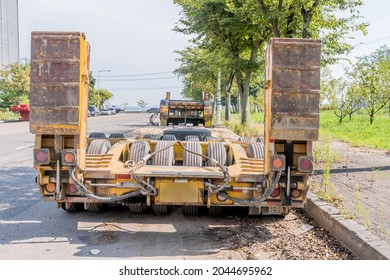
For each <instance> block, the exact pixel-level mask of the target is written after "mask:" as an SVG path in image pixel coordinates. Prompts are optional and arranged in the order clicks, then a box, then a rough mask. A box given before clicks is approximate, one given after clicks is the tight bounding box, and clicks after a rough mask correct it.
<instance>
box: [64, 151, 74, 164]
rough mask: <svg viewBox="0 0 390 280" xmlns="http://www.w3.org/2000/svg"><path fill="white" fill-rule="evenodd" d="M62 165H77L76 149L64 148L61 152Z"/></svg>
mask: <svg viewBox="0 0 390 280" xmlns="http://www.w3.org/2000/svg"><path fill="white" fill-rule="evenodd" d="M61 159H62V165H77V153H76V150H63V151H62V152H61Z"/></svg>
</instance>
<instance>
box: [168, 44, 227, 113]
mask: <svg viewBox="0 0 390 280" xmlns="http://www.w3.org/2000/svg"><path fill="white" fill-rule="evenodd" d="M177 53H178V54H179V55H180V58H179V59H178V61H179V62H180V63H181V65H180V67H179V68H178V69H176V70H175V73H176V74H178V75H179V76H181V77H183V78H184V90H183V92H182V95H183V96H184V97H187V98H191V99H194V100H200V99H202V97H203V95H204V93H208V94H209V95H211V96H210V97H211V98H212V99H213V100H214V102H213V103H214V104H215V105H216V98H215V95H214V93H215V92H216V91H218V89H217V76H218V72H221V82H222V83H221V85H222V89H223V92H224V95H225V106H226V108H230V100H231V99H230V90H231V87H232V82H233V78H234V73H233V71H232V68H231V67H232V64H231V61H230V60H229V59H228V58H227V57H226V56H225V55H224V52H223V49H219V50H215V49H213V48H212V47H210V46H206V45H197V46H193V47H188V48H186V49H185V50H183V51H178V52H177ZM225 118H226V120H229V119H230V110H229V109H227V110H226V111H225Z"/></svg>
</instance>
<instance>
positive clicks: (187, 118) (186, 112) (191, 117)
mask: <svg viewBox="0 0 390 280" xmlns="http://www.w3.org/2000/svg"><path fill="white" fill-rule="evenodd" d="M211 122H212V105H211V102H210V101H209V100H208V98H204V99H203V100H173V99H171V93H170V92H167V93H166V97H165V99H161V101H160V125H162V126H168V125H170V124H172V125H179V124H184V125H186V124H192V125H193V126H198V125H199V124H200V125H203V126H204V127H211Z"/></svg>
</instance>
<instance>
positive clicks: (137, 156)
mask: <svg viewBox="0 0 390 280" xmlns="http://www.w3.org/2000/svg"><path fill="white" fill-rule="evenodd" d="M149 152H150V146H149V143H148V142H146V141H142V140H140V141H135V142H134V143H132V144H131V146H130V153H129V160H131V161H134V162H138V161H140V160H141V159H142V158H144V157H146V156H147V155H148V154H149Z"/></svg>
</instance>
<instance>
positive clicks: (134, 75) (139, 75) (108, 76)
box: [100, 71, 173, 78]
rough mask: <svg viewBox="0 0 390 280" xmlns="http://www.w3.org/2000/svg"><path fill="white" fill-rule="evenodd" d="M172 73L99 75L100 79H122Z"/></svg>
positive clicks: (169, 72)
mask: <svg viewBox="0 0 390 280" xmlns="http://www.w3.org/2000/svg"><path fill="white" fill-rule="evenodd" d="M172 73H173V71H166V72H155V73H144V74H131V75H104V76H103V75H101V76H100V77H102V78H124V77H141V76H154V75H162V74H172Z"/></svg>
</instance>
